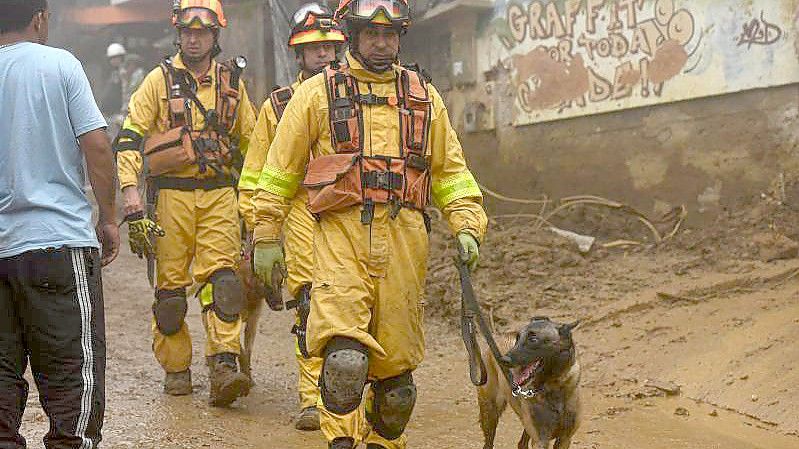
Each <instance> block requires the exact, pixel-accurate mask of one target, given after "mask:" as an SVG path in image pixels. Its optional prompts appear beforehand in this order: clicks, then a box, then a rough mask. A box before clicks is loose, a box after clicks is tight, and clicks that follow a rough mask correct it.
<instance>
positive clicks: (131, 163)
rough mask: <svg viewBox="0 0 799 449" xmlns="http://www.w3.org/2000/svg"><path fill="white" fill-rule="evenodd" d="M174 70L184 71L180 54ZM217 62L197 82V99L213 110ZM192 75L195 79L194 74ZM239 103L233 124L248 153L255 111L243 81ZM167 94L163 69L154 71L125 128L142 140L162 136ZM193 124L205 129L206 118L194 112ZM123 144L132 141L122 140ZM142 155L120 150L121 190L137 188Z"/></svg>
mask: <svg viewBox="0 0 799 449" xmlns="http://www.w3.org/2000/svg"><path fill="white" fill-rule="evenodd" d="M172 61H173V64H174V66H175V68H178V69H185V68H186V65H185V64H184V63H183V60H182V59H181V57H180V55H177V56H175V57H174V58H173V59H172ZM216 65H217V62H216V61H212V62H211V68H210V70H209V71H208V74H207V75H206V76H205V77H202V79H197V78H196V77H195V81H197V86H198V88H197V98H198V99H199V100H200V102H201V103H202V104H203V106H205V108H206V109H208V110H211V109H213V108H215V107H216V89H217V80H216ZM192 76H194V75H193V74H192ZM239 93H240V101H239V105H238V110H237V112H236V121H235V123H234V125H233V132H232V133H231V134H232V136H233V137H234V138H237V139H239V150H240V151H241V152H242V154H246V152H247V147H248V145H249V139H250V134H251V133H252V129H253V127H254V126H255V108H254V107H253V105H252V103H251V102H250V98H249V96H248V95H247V89H246V87H245V83H244V81H243V80H242V81H240V85H239ZM168 97H169V95H168V92H167V91H166V80H165V79H164V73H163V71H162V70H161V68H160V67H156V68H155V69H153V70H152V71H151V72H150V73H149V74H148V75H147V77H146V78H144V81H142V84H141V86H140V87H139V89H138V90H136V92H135V93H134V94H133V96H132V97H131V99H130V104H129V108H128V109H129V111H128V116H127V117H126V118H125V123H124V124H123V125H122V128H123V129H126V130H129V131H132V132H134V133H136V134H138V135H139V136H141V137H142V138H145V139H146V138H147V137H148V136H150V135H152V134H154V133H162V132H165V131H167V130H168V127H169V124H168V117H169V104H168ZM191 114H192V123H193V125H194V126H193V128H194V129H195V130H199V129H201V128H202V127H203V126H205V118H204V117H203V116H202V115H201V114H200V113H199V111H197V108H192V109H191ZM120 140H121V141H122V142H124V141H126V140H130V139H124V138H123V139H120ZM142 166H143V163H142V155H141V153H139V152H138V151H120V152H119V153H117V171H118V173H119V184H120V187H121V188H123V189H124V188H125V187H128V186H136V185H138V183H139V178H140V176H141V173H142ZM169 176H174V177H179V178H204V177H212V176H214V172H213V170H208V171H207V172H206V173H205V174H201V173H200V169H199V167H198V166H197V165H194V166H189V167H186V168H183V169H181V170H179V171H177V172H175V173H170V175H169Z"/></svg>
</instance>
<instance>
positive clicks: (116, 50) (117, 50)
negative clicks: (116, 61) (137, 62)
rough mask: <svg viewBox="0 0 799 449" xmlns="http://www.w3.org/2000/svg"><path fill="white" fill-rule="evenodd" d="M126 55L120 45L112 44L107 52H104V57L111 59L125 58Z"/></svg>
mask: <svg viewBox="0 0 799 449" xmlns="http://www.w3.org/2000/svg"><path fill="white" fill-rule="evenodd" d="M127 53H128V52H127V51H125V47H123V46H122V44H117V43H116V42H114V43H113V44H111V45H109V46H108V50H106V51H105V56H106V57H107V58H109V59H111V58H115V57H117V56H125V55H126V54H127Z"/></svg>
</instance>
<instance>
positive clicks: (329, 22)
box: [289, 3, 347, 47]
mask: <svg viewBox="0 0 799 449" xmlns="http://www.w3.org/2000/svg"><path fill="white" fill-rule="evenodd" d="M346 40H347V38H346V36H344V32H343V31H342V30H341V27H339V25H338V23H337V22H336V20H335V19H334V18H333V13H332V12H331V11H330V9H329V8H328V7H327V6H324V5H320V4H319V3H308V4H306V5H303V6H302V7H301V8H300V9H298V10H297V12H296V13H294V17H293V18H292V20H291V36H289V47H294V46H297V45H303V44H311V43H314V42H333V43H344V42H346Z"/></svg>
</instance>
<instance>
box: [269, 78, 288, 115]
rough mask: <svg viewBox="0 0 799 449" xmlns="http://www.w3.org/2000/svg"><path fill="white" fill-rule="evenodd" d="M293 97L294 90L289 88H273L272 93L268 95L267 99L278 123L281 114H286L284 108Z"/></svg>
mask: <svg viewBox="0 0 799 449" xmlns="http://www.w3.org/2000/svg"><path fill="white" fill-rule="evenodd" d="M293 96H294V89H292V88H291V86H286V87H278V88H275V89H274V90H273V91H272V93H271V94H269V99H270V100H271V102H272V109H274V110H275V116H277V121H278V122H279V121H280V119H282V118H283V113H284V112H286V106H288V104H289V101H291V97H293Z"/></svg>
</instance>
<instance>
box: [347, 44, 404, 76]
mask: <svg viewBox="0 0 799 449" xmlns="http://www.w3.org/2000/svg"><path fill="white" fill-rule="evenodd" d="M346 58H347V65H348V66H349V68H350V73H352V75H353V76H354V77H355V78H357V79H358V81H363V82H364V83H387V82H390V81H394V80H395V79H397V73H396V70H386V71H385V72H383V73H375V72H372V71H369V69H367V68H366V67H364V66H363V64H361V62H360V61H358V59H357V58H356V57H355V56H353V55H352V53H350V52H349V51H347V55H346Z"/></svg>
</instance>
